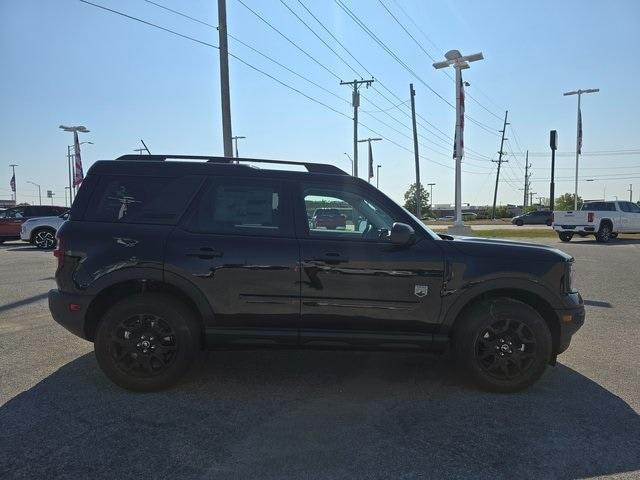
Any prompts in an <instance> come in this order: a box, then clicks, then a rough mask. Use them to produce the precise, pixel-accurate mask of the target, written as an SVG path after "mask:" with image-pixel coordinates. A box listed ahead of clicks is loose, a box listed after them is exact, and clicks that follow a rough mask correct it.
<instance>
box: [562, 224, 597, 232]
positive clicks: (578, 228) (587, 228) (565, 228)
mask: <svg viewBox="0 0 640 480" xmlns="http://www.w3.org/2000/svg"><path fill="white" fill-rule="evenodd" d="M553 229H554V230H555V231H556V232H567V233H595V232H596V227H594V226H593V225H556V224H554V225H553Z"/></svg>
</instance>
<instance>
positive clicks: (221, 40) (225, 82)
mask: <svg viewBox="0 0 640 480" xmlns="http://www.w3.org/2000/svg"><path fill="white" fill-rule="evenodd" d="M218 45H219V47H220V98H221V102H220V104H221V106H222V143H223V145H224V156H225V157H233V145H232V142H231V97H230V95H229V44H228V43H227V2H226V0H218Z"/></svg>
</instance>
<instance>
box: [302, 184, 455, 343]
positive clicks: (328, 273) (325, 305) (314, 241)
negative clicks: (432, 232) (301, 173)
mask: <svg viewBox="0 0 640 480" xmlns="http://www.w3.org/2000/svg"><path fill="white" fill-rule="evenodd" d="M296 205H297V206H298V207H299V209H300V210H301V211H302V212H301V213H299V214H298V216H297V217H296V218H298V219H300V221H299V222H296V224H302V228H300V229H299V232H298V235H299V238H300V249H301V269H302V278H301V300H302V305H301V323H300V325H301V340H302V341H303V342H304V338H305V335H307V334H309V335H310V336H312V335H313V332H314V331H317V330H322V331H327V330H333V331H337V332H340V333H341V334H344V333H346V332H347V333H348V332H353V333H354V334H355V333H356V332H425V333H426V332H431V331H434V330H435V329H437V324H438V315H439V311H440V290H441V287H442V279H443V258H442V254H441V252H440V249H439V247H438V245H437V244H436V242H434V241H433V240H432V239H431V238H426V234H424V233H420V232H416V234H417V241H416V243H415V244H413V245H411V246H407V247H397V246H394V245H392V244H391V243H390V241H389V239H388V232H389V231H390V230H391V227H392V225H393V223H394V222H395V221H401V222H406V221H407V217H408V216H407V215H406V213H405V212H403V211H402V210H401V209H400V208H398V207H397V205H394V204H393V203H392V202H390V201H389V200H388V199H386V197H384V196H383V195H381V194H380V193H379V192H377V191H376V190H374V189H373V188H372V189H368V188H363V186H362V185H358V184H357V182H354V181H352V180H351V179H345V180H340V181H333V182H331V184H326V185H325V184H320V183H309V184H306V185H303V186H302V189H301V192H300V193H299V197H298V201H297V202H296ZM318 209H331V211H332V212H333V214H334V215H336V214H337V215H341V216H342V217H343V218H341V219H339V220H336V221H335V222H332V223H331V224H327V225H323V224H322V223H319V222H317V221H316V219H315V217H314V212H317V211H318ZM336 212H337V213H336ZM304 215H306V219H305V218H304ZM305 220H307V221H306V222H305Z"/></svg>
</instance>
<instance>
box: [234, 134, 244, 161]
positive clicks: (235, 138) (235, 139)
mask: <svg viewBox="0 0 640 480" xmlns="http://www.w3.org/2000/svg"><path fill="white" fill-rule="evenodd" d="M243 138H247V137H239V136H236V137H231V140H233V143H234V146H235V150H236V158H239V156H238V140H240V139H243Z"/></svg>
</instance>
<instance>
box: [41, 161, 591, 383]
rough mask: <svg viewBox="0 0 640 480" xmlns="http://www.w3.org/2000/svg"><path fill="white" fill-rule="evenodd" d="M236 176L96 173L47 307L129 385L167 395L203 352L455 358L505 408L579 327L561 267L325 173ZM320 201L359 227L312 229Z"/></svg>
mask: <svg viewBox="0 0 640 480" xmlns="http://www.w3.org/2000/svg"><path fill="white" fill-rule="evenodd" d="M183 159H184V160H186V159H189V160H194V159H200V160H203V161H202V162H194V161H188V162H181V161H175V160H183ZM169 160H174V161H169ZM235 161H237V159H232V158H220V157H188V156H158V155H145V156H137V155H125V156H123V157H120V158H118V159H117V160H115V161H99V162H96V163H95V164H94V165H93V166H92V167H91V169H90V170H89V172H88V174H87V177H86V178H85V180H84V182H83V184H82V187H81V188H80V190H79V192H78V195H77V197H76V199H75V201H74V204H73V208H72V209H71V213H70V218H69V220H68V221H66V222H65V223H64V224H63V225H62V226H61V227H60V229H59V230H58V234H57V238H58V246H57V248H56V250H55V251H54V254H55V256H56V257H57V260H58V266H57V270H56V274H55V276H56V283H57V286H58V288H57V289H55V290H51V291H50V292H49V307H50V310H51V312H52V314H53V317H54V319H55V320H56V321H57V322H58V323H60V324H61V325H63V326H64V327H65V328H67V329H68V330H69V331H71V332H72V333H74V334H76V335H78V336H80V337H82V338H84V339H87V340H89V341H91V342H93V343H94V348H95V353H96V357H97V360H98V364H99V366H100V367H101V368H102V370H103V371H104V373H105V374H106V375H107V376H108V377H109V378H110V379H111V380H113V381H114V382H115V383H117V384H118V385H121V386H123V387H125V388H128V389H131V390H138V391H149V390H157V389H160V388H164V387H167V386H169V385H171V384H173V383H174V382H175V381H176V380H177V379H178V378H179V377H180V376H181V374H182V373H183V372H184V371H185V370H186V369H187V368H188V366H189V364H190V362H191V361H192V359H193V358H194V355H195V354H196V353H197V351H198V350H200V349H201V348H205V347H208V348H216V347H227V348H228V347H241V346H243V347H247V346H250V347H259V346H282V347H309V348H314V347H315V348H324V349H326V348H347V347H349V348H361V349H389V350H400V351H408V350H415V351H428V350H438V351H442V350H445V349H447V348H449V349H451V351H452V353H453V355H452V357H453V358H454V359H455V360H456V361H457V362H458V364H459V365H460V366H462V367H463V369H464V370H465V371H466V372H467V373H468V375H469V376H470V377H471V378H472V379H473V380H474V381H475V382H476V383H477V384H478V385H479V386H481V387H483V388H486V389H490V390H494V391H501V392H511V391H516V390H520V389H522V388H525V387H527V386H528V385H530V384H531V383H533V382H534V381H536V380H537V379H538V378H539V377H540V376H541V375H542V373H543V371H544V370H545V367H546V365H548V364H554V363H555V359H556V356H557V355H558V354H560V353H562V352H563V351H564V350H565V349H566V348H567V347H568V346H569V342H570V340H571V336H572V335H573V333H574V332H575V331H576V330H577V329H578V328H579V327H580V326H581V325H582V323H583V321H584V306H583V301H582V298H581V296H580V295H579V293H577V292H576V290H575V288H574V285H573V281H572V278H573V258H572V257H570V256H569V255H567V254H565V253H563V252H561V251H560V250H557V249H555V248H551V247H544V246H540V245H532V244H526V243H516V242H505V241H499V240H487V239H480V238H455V237H451V236H447V235H436V234H434V233H433V232H432V231H431V230H429V229H428V228H426V227H425V226H424V225H423V224H422V222H420V221H419V220H418V219H416V218H415V217H414V216H413V215H411V214H410V213H409V212H408V211H406V210H405V209H403V208H402V207H400V206H398V205H397V204H396V203H394V202H393V201H392V200H390V199H389V198H388V197H386V196H385V195H384V194H383V193H382V192H380V191H379V190H377V189H376V188H374V187H373V186H371V185H370V184H368V183H367V182H365V181H364V180H361V179H359V178H354V177H352V176H350V175H347V174H346V173H344V172H343V171H342V170H339V169H338V168H336V167H333V166H331V165H321V164H310V163H306V164H298V165H302V166H304V167H306V170H307V171H306V172H303V171H286V170H270V169H266V168H254V166H255V165H261V166H263V167H264V166H267V167H268V166H269V165H270V164H271V163H289V164H294V163H295V162H281V161H273V160H251V161H249V160H243V159H240V160H239V161H240V163H234V162H235ZM248 162H250V163H251V164H252V165H253V166H249V165H247V164H246V163H248ZM320 202H322V203H326V204H333V205H336V204H339V205H348V206H349V207H350V208H351V209H352V210H353V217H352V218H358V219H359V220H358V226H357V228H353V229H343V230H338V229H337V230H327V229H325V228H312V227H310V225H309V222H308V218H309V216H310V215H311V214H312V212H313V211H314V209H315V207H316V206H317V205H318V203H320Z"/></svg>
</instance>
